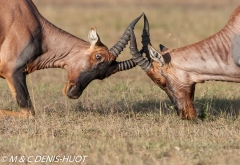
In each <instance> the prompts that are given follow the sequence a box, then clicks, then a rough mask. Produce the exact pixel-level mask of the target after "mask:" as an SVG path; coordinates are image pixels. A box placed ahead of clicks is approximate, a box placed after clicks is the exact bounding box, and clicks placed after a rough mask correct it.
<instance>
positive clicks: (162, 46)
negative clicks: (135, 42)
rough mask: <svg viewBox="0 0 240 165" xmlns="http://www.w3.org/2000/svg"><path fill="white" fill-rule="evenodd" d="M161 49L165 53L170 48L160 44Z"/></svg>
mask: <svg viewBox="0 0 240 165" xmlns="http://www.w3.org/2000/svg"><path fill="white" fill-rule="evenodd" d="M159 48H160V51H161V52H165V51H167V50H168V48H167V47H166V46H164V45H162V44H159Z"/></svg>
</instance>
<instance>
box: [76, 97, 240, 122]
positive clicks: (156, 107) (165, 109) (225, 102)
mask: <svg viewBox="0 0 240 165" xmlns="http://www.w3.org/2000/svg"><path fill="white" fill-rule="evenodd" d="M194 106H195V109H196V111H197V114H198V116H201V115H203V114H202V113H206V115H208V116H213V117H217V116H228V117H234V118H235V117H238V116H239V111H240V99H234V100H233V99H230V100H229V99H218V98H212V99H208V98H200V99H196V100H195V101H194ZM75 111H78V112H94V113H98V114H100V115H107V114H115V113H122V114H129V113H132V114H139V113H140V114H154V113H157V114H159V113H161V114H162V115H167V114H176V111H175V110H174V107H173V104H172V103H171V102H170V101H169V100H162V101H161V102H158V101H156V100H147V99H146V101H141V102H129V103H127V105H126V103H125V104H124V103H123V102H121V101H119V102H116V103H115V104H114V106H111V107H107V106H105V105H98V106H97V107H95V108H94V107H91V106H89V107H87V106H83V105H82V104H81V102H79V103H78V104H77V106H76V107H75Z"/></svg>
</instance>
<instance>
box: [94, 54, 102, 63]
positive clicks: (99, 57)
mask: <svg viewBox="0 0 240 165" xmlns="http://www.w3.org/2000/svg"><path fill="white" fill-rule="evenodd" d="M95 58H96V59H97V61H98V62H101V61H102V55H101V54H96V55H95Z"/></svg>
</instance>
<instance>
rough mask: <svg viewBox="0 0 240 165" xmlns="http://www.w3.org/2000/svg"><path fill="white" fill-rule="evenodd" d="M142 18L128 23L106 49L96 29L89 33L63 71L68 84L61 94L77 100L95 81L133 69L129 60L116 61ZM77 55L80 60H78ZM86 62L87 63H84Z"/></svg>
mask: <svg viewBox="0 0 240 165" xmlns="http://www.w3.org/2000/svg"><path fill="white" fill-rule="evenodd" d="M141 17H142V15H141V16H139V17H138V18H136V19H135V20H134V21H132V22H131V23H130V25H129V26H128V27H127V29H126V30H125V32H124V33H123V35H122V37H121V38H120V40H119V41H117V43H116V44H115V45H114V46H113V47H112V48H110V49H108V48H107V47H106V46H105V45H104V44H103V43H102V42H101V40H100V37H99V35H98V34H97V30H96V28H92V29H91V30H90V31H89V34H88V39H89V43H90V44H87V45H83V46H82V45H81V48H79V46H78V48H77V49H76V50H74V55H76V57H75V56H74V55H73V56H72V57H71V59H70V60H68V64H67V65H66V66H65V69H66V70H67V71H68V82H67V84H66V85H65V87H64V89H63V93H64V94H65V95H67V96H68V97H69V98H72V99H77V98H79V97H80V96H81V94H82V92H83V90H84V89H85V88H86V87H87V86H88V84H89V83H90V82H91V81H93V80H95V79H100V80H102V79H104V78H107V77H109V76H110V75H112V74H114V73H116V72H119V71H122V70H127V69H131V68H133V67H135V66H136V65H135V63H134V62H132V61H131V60H127V61H123V62H117V61H116V59H117V57H118V55H119V54H120V53H121V51H122V50H123V49H124V48H125V46H126V45H127V44H128V41H129V40H130V36H131V31H132V30H133V29H134V26H135V25H136V23H137V22H138V21H139V19H140V18H141ZM79 54H81V59H80V60H79ZM86 61H87V62H86Z"/></svg>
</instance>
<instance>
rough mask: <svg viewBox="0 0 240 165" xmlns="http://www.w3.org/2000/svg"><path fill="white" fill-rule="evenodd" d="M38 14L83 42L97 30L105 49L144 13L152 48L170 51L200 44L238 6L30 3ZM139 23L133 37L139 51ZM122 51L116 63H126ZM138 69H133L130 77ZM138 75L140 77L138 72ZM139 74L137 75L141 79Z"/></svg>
mask: <svg viewBox="0 0 240 165" xmlns="http://www.w3.org/2000/svg"><path fill="white" fill-rule="evenodd" d="M33 2H34V3H35V4H36V6H37V7H38V9H39V11H40V13H41V14H42V15H43V16H44V17H45V18H46V19H48V20H49V21H50V22H52V23H53V24H55V25H56V26H58V27H60V28H62V29H63V30H65V31H67V32H69V33H72V34H74V35H76V36H77V37H80V38H82V39H84V40H86V41H87V35H88V31H89V29H90V28H92V27H97V29H98V34H99V36H100V38H101V41H102V42H103V43H104V44H105V45H106V46H108V47H109V48H110V47H112V46H113V44H115V42H116V41H117V40H118V39H119V38H120V37H121V35H122V33H123V32H124V30H125V28H126V27H127V26H128V24H129V23H130V22H131V21H132V20H133V19H135V18H136V17H138V16H139V15H140V14H141V13H142V12H144V13H145V14H146V15H147V17H148V20H149V23H150V35H151V36H150V37H151V42H152V45H153V46H154V47H156V48H158V45H159V44H160V43H162V44H163V45H165V46H166V47H168V48H170V49H173V48H177V47H181V46H185V45H187V44H191V43H194V42H197V41H200V40H202V39H204V38H206V37H208V36H210V35H212V34H214V33H216V32H217V31H218V30H220V29H221V28H222V27H223V26H224V25H225V24H226V23H227V20H228V19H229V17H230V15H231V13H232V12H233V10H234V9H235V8H236V7H237V6H238V5H239V1H238V0H221V1H219V0H210V1H209V0H204V1H203V0H195V1H191V0H181V1H178V0H161V1H160V0H148V1H146V0H145V1H138V0H131V1H128V0H121V1H117V0H94V1H89V0H33ZM142 27H143V20H140V21H139V23H138V24H137V25H136V28H135V34H136V37H137V40H138V47H139V49H140V48H141V33H142ZM130 57H131V56H130V54H129V49H128V46H127V49H125V50H124V51H123V53H122V55H120V56H119V60H123V59H129V58H130ZM137 70H139V69H135V68H134V69H133V70H131V71H129V72H128V74H125V73H120V74H119V75H118V76H128V75H130V76H131V75H132V74H131V73H133V72H134V73H135V71H137ZM141 74H144V73H143V72H141ZM141 74H140V75H141Z"/></svg>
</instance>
